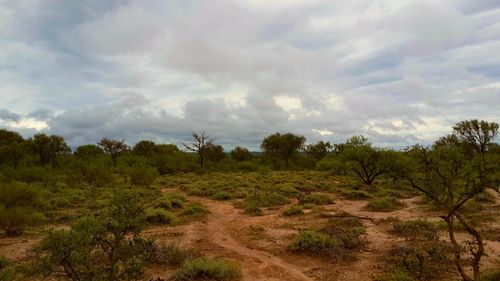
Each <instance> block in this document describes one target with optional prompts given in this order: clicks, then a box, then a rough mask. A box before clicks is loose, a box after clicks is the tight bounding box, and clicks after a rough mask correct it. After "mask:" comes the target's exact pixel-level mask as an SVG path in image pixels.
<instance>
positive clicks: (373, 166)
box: [338, 136, 392, 185]
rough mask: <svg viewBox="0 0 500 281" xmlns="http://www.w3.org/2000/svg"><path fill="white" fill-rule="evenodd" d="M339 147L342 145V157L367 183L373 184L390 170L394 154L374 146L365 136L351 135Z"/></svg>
mask: <svg viewBox="0 0 500 281" xmlns="http://www.w3.org/2000/svg"><path fill="white" fill-rule="evenodd" d="M338 147H341V150H339V151H341V153H340V157H341V158H342V159H343V160H344V161H345V162H346V164H347V165H348V167H349V168H350V169H351V170H352V171H353V172H354V173H355V174H356V175H357V176H359V178H360V179H361V180H362V181H363V183H365V184H366V185H372V184H373V182H374V181H375V179H376V178H377V177H378V176H380V175H383V174H385V173H388V172H389V165H390V163H391V160H390V156H391V155H392V154H390V153H388V152H387V151H384V150H381V149H378V148H375V147H372V144H371V143H369V142H368V139H367V138H365V137H363V136H354V137H351V138H349V139H348V140H347V141H346V143H345V144H343V145H342V146H338Z"/></svg>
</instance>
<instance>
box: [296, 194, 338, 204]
mask: <svg viewBox="0 0 500 281" xmlns="http://www.w3.org/2000/svg"><path fill="white" fill-rule="evenodd" d="M299 200H300V203H301V204H307V203H312V204H315V205H328V204H333V199H332V198H331V197H330V196H328V195H324V194H319V193H312V194H307V195H305V196H304V197H302V198H300V199H299Z"/></svg>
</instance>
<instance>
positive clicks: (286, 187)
mask: <svg viewBox="0 0 500 281" xmlns="http://www.w3.org/2000/svg"><path fill="white" fill-rule="evenodd" d="M274 187H275V188H276V189H277V190H278V192H279V193H280V194H282V195H284V196H287V197H297V196H298V195H299V194H300V191H299V190H297V189H296V188H295V187H294V186H293V185H292V184H279V185H276V186H274Z"/></svg>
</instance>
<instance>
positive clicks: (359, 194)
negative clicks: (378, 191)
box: [342, 190, 372, 200]
mask: <svg viewBox="0 0 500 281" xmlns="http://www.w3.org/2000/svg"><path fill="white" fill-rule="evenodd" d="M342 195H343V196H344V197H345V198H346V199H349V200H365V199H370V198H372V196H371V195H370V194H369V193H368V192H366V191H362V190H344V191H342Z"/></svg>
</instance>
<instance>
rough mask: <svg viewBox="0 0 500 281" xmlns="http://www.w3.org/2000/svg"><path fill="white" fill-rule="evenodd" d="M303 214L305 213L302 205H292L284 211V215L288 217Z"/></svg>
mask: <svg viewBox="0 0 500 281" xmlns="http://www.w3.org/2000/svg"><path fill="white" fill-rule="evenodd" d="M303 214H304V209H303V208H302V206H290V207H288V208H286V209H285V210H284V211H283V215H284V216H287V217H289V216H298V215H303Z"/></svg>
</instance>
